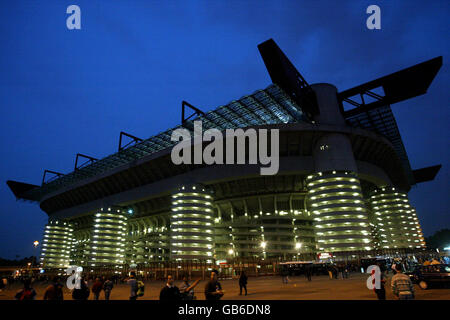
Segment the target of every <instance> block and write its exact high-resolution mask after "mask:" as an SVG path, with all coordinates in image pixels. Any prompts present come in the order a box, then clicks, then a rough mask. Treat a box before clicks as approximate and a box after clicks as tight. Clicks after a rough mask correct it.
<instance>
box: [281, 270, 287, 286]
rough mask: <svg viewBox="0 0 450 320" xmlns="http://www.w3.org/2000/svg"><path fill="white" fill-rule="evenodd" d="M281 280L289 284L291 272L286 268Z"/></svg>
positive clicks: (282, 272) (282, 271)
mask: <svg viewBox="0 0 450 320" xmlns="http://www.w3.org/2000/svg"><path fill="white" fill-rule="evenodd" d="M281 280H282V281H283V283H288V282H289V271H288V270H287V268H286V267H283V269H282V270H281Z"/></svg>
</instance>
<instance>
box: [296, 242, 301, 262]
mask: <svg viewBox="0 0 450 320" xmlns="http://www.w3.org/2000/svg"><path fill="white" fill-rule="evenodd" d="M301 248H302V243H301V242H297V243H296V244H295V249H297V260H300V250H301Z"/></svg>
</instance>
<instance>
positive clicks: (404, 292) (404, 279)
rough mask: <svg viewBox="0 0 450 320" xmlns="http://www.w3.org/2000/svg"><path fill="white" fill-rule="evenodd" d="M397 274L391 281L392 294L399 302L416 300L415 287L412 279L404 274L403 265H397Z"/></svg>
mask: <svg viewBox="0 0 450 320" xmlns="http://www.w3.org/2000/svg"><path fill="white" fill-rule="evenodd" d="M395 271H397V273H396V274H395V275H394V276H393V277H392V279H391V287H392V292H393V293H394V295H395V296H396V297H398V299H399V300H412V299H414V285H413V283H412V282H411V279H410V278H409V277H408V276H407V275H406V274H404V273H403V272H402V265H401V264H396V265H395Z"/></svg>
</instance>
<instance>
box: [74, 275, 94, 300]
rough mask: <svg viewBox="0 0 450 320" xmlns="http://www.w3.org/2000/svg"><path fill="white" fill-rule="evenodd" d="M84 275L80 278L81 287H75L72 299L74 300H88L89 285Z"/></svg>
mask: <svg viewBox="0 0 450 320" xmlns="http://www.w3.org/2000/svg"><path fill="white" fill-rule="evenodd" d="M84 279H85V278H84V277H81V279H80V288H78V289H73V292H72V299H74V300H87V299H88V298H89V293H90V291H89V287H88V285H87V283H86V281H85V280H84Z"/></svg>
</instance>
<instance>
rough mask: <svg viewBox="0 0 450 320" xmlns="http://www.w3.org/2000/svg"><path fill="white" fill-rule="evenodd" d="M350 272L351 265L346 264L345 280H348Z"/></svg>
mask: <svg viewBox="0 0 450 320" xmlns="http://www.w3.org/2000/svg"><path fill="white" fill-rule="evenodd" d="M349 271H350V265H349V264H348V263H346V264H345V265H344V273H343V277H344V278H345V279H348V273H349Z"/></svg>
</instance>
